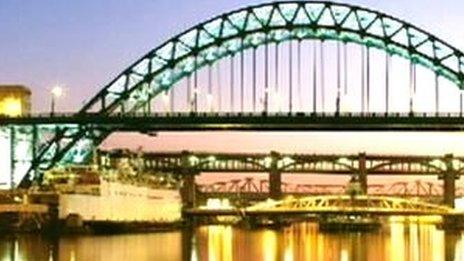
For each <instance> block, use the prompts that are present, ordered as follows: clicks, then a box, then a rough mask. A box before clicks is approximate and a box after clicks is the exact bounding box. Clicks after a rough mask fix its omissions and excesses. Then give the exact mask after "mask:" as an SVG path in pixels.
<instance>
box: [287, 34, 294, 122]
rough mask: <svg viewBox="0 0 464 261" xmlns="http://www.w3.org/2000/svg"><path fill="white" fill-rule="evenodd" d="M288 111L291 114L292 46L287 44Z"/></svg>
mask: <svg viewBox="0 0 464 261" xmlns="http://www.w3.org/2000/svg"><path fill="white" fill-rule="evenodd" d="M288 55H289V57H288V89H289V90H288V92H289V93H288V111H289V112H290V113H292V112H293V45H292V41H290V42H289V43H288Z"/></svg>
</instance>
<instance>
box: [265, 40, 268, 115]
mask: <svg viewBox="0 0 464 261" xmlns="http://www.w3.org/2000/svg"><path fill="white" fill-rule="evenodd" d="M268 111H269V43H268V42H267V41H266V44H265V46H264V112H266V113H267V112H268Z"/></svg>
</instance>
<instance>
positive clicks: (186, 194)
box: [179, 151, 197, 209]
mask: <svg viewBox="0 0 464 261" xmlns="http://www.w3.org/2000/svg"><path fill="white" fill-rule="evenodd" d="M189 157H190V153H189V152H187V151H183V152H182V163H181V168H180V170H179V172H180V174H181V175H182V187H181V190H180V194H181V198H182V208H183V209H190V208H194V207H195V200H196V185H195V175H196V174H197V171H196V170H195V169H194V168H193V167H192V166H190V165H191V164H190V159H189Z"/></svg>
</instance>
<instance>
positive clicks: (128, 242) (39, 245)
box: [0, 222, 464, 261]
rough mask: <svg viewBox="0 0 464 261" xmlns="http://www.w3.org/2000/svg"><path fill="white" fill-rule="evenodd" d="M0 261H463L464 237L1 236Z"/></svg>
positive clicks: (261, 233) (311, 230)
mask: <svg viewBox="0 0 464 261" xmlns="http://www.w3.org/2000/svg"><path fill="white" fill-rule="evenodd" d="M0 258H1V260H70V261H72V260H84V261H87V260H124V261H127V260H128V261H139V260H218V261H219V260H240V261H247V260H266V261H267V260H269V261H271V260H340V261H344V260H376V261H377V260H395V261H396V260H464V233H459V232H453V233H449V232H446V233H445V232H444V231H442V230H438V229H436V228H435V226H434V225H431V224H421V223H409V224H404V223H402V222H393V223H389V224H386V225H384V226H383V228H382V229H381V230H380V231H377V232H368V233H366V232H363V233H325V232H321V231H319V230H318V226H317V224H313V223H300V224H295V225H292V226H290V227H286V228H283V229H280V230H271V229H256V230H245V229H240V228H233V227H231V226H202V227H198V228H195V229H184V230H182V231H180V230H179V231H173V232H163V233H147V234H125V235H109V236H108V235H104V236H103V235H93V236H91V235H81V236H62V237H59V238H55V239H50V238H46V237H42V236H39V235H0Z"/></svg>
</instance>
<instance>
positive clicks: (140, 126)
mask: <svg viewBox="0 0 464 261" xmlns="http://www.w3.org/2000/svg"><path fill="white" fill-rule="evenodd" d="M40 124H79V125H85V126H92V127H94V128H95V129H108V130H112V131H196V130H250V131H252V130H260V131H302V130H312V131H462V130H464V117H461V115H454V114H440V115H435V114H434V115H429V114H375V113H370V114H367V113H366V114H351V113H347V114H343V113H342V114H340V115H335V114H308V113H280V114H279V113H272V114H271V113H259V114H256V113H171V114H169V113H161V114H160V113H154V114H130V113H129V114H127V113H126V114H114V115H100V114H96V113H95V114H93V113H87V114H60V115H50V114H44V115H37V116H32V117H19V118H6V117H5V118H0V125H40Z"/></svg>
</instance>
